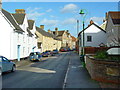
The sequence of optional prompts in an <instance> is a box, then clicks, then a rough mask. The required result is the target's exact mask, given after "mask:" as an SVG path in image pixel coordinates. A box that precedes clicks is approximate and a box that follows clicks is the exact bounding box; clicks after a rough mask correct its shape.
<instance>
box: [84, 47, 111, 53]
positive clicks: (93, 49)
mask: <svg viewBox="0 0 120 90" xmlns="http://www.w3.org/2000/svg"><path fill="white" fill-rule="evenodd" d="M108 49H109V47H85V54H95V53H96V52H98V51H102V50H108Z"/></svg>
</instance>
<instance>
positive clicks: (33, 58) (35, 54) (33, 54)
mask: <svg viewBox="0 0 120 90" xmlns="http://www.w3.org/2000/svg"><path fill="white" fill-rule="evenodd" d="M41 58H42V55H41V53H40V52H31V53H30V55H29V59H30V61H40V60H41Z"/></svg>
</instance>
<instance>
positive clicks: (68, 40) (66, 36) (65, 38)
mask: <svg viewBox="0 0 120 90" xmlns="http://www.w3.org/2000/svg"><path fill="white" fill-rule="evenodd" d="M50 33H51V34H53V35H55V36H56V37H57V38H59V39H61V40H62V43H61V47H65V48H71V47H72V46H71V44H72V37H71V34H70V33H69V31H68V30H58V28H55V31H50Z"/></svg>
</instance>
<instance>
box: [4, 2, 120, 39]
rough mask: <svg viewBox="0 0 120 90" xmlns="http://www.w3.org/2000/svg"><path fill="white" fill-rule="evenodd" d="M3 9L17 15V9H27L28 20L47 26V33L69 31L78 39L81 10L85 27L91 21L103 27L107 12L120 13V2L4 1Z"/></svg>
mask: <svg viewBox="0 0 120 90" xmlns="http://www.w3.org/2000/svg"><path fill="white" fill-rule="evenodd" d="M5 1H6V2H5ZM11 1H15V0H11ZM109 1H110V0H109ZM111 1H112V0H111ZM116 1H117V0H116ZM2 7H3V9H5V10H7V11H9V12H10V13H15V9H25V10H26V14H27V17H28V19H33V20H35V23H36V26H38V27H39V26H40V25H45V30H46V31H47V30H48V29H50V30H54V29H55V27H58V29H59V30H69V32H70V33H71V34H72V35H73V36H75V37H77V20H79V21H80V23H79V31H81V30H82V16H81V15H80V14H79V12H80V10H81V9H84V11H85V13H86V17H85V27H87V25H88V24H89V21H90V20H93V21H94V22H95V23H96V24H98V25H101V24H102V23H103V19H104V18H105V13H106V12H108V11H118V2H7V0H4V2H3V3H2Z"/></svg>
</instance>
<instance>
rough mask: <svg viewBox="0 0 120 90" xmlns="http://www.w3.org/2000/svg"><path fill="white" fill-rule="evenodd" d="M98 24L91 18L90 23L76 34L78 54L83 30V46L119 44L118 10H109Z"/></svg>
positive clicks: (119, 18) (119, 15) (112, 45)
mask: <svg viewBox="0 0 120 90" xmlns="http://www.w3.org/2000/svg"><path fill="white" fill-rule="evenodd" d="M105 17H106V18H105V20H104V21H103V24H101V25H100V26H99V25H97V24H95V23H94V22H93V21H92V20H91V21H90V24H89V25H88V26H87V27H86V28H85V29H84V30H82V31H81V32H79V34H78V45H79V54H80V53H81V49H82V47H83V31H84V46H85V47H101V46H102V47H103V46H104V47H115V46H120V12H119V11H109V12H107V13H106V16H105Z"/></svg>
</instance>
